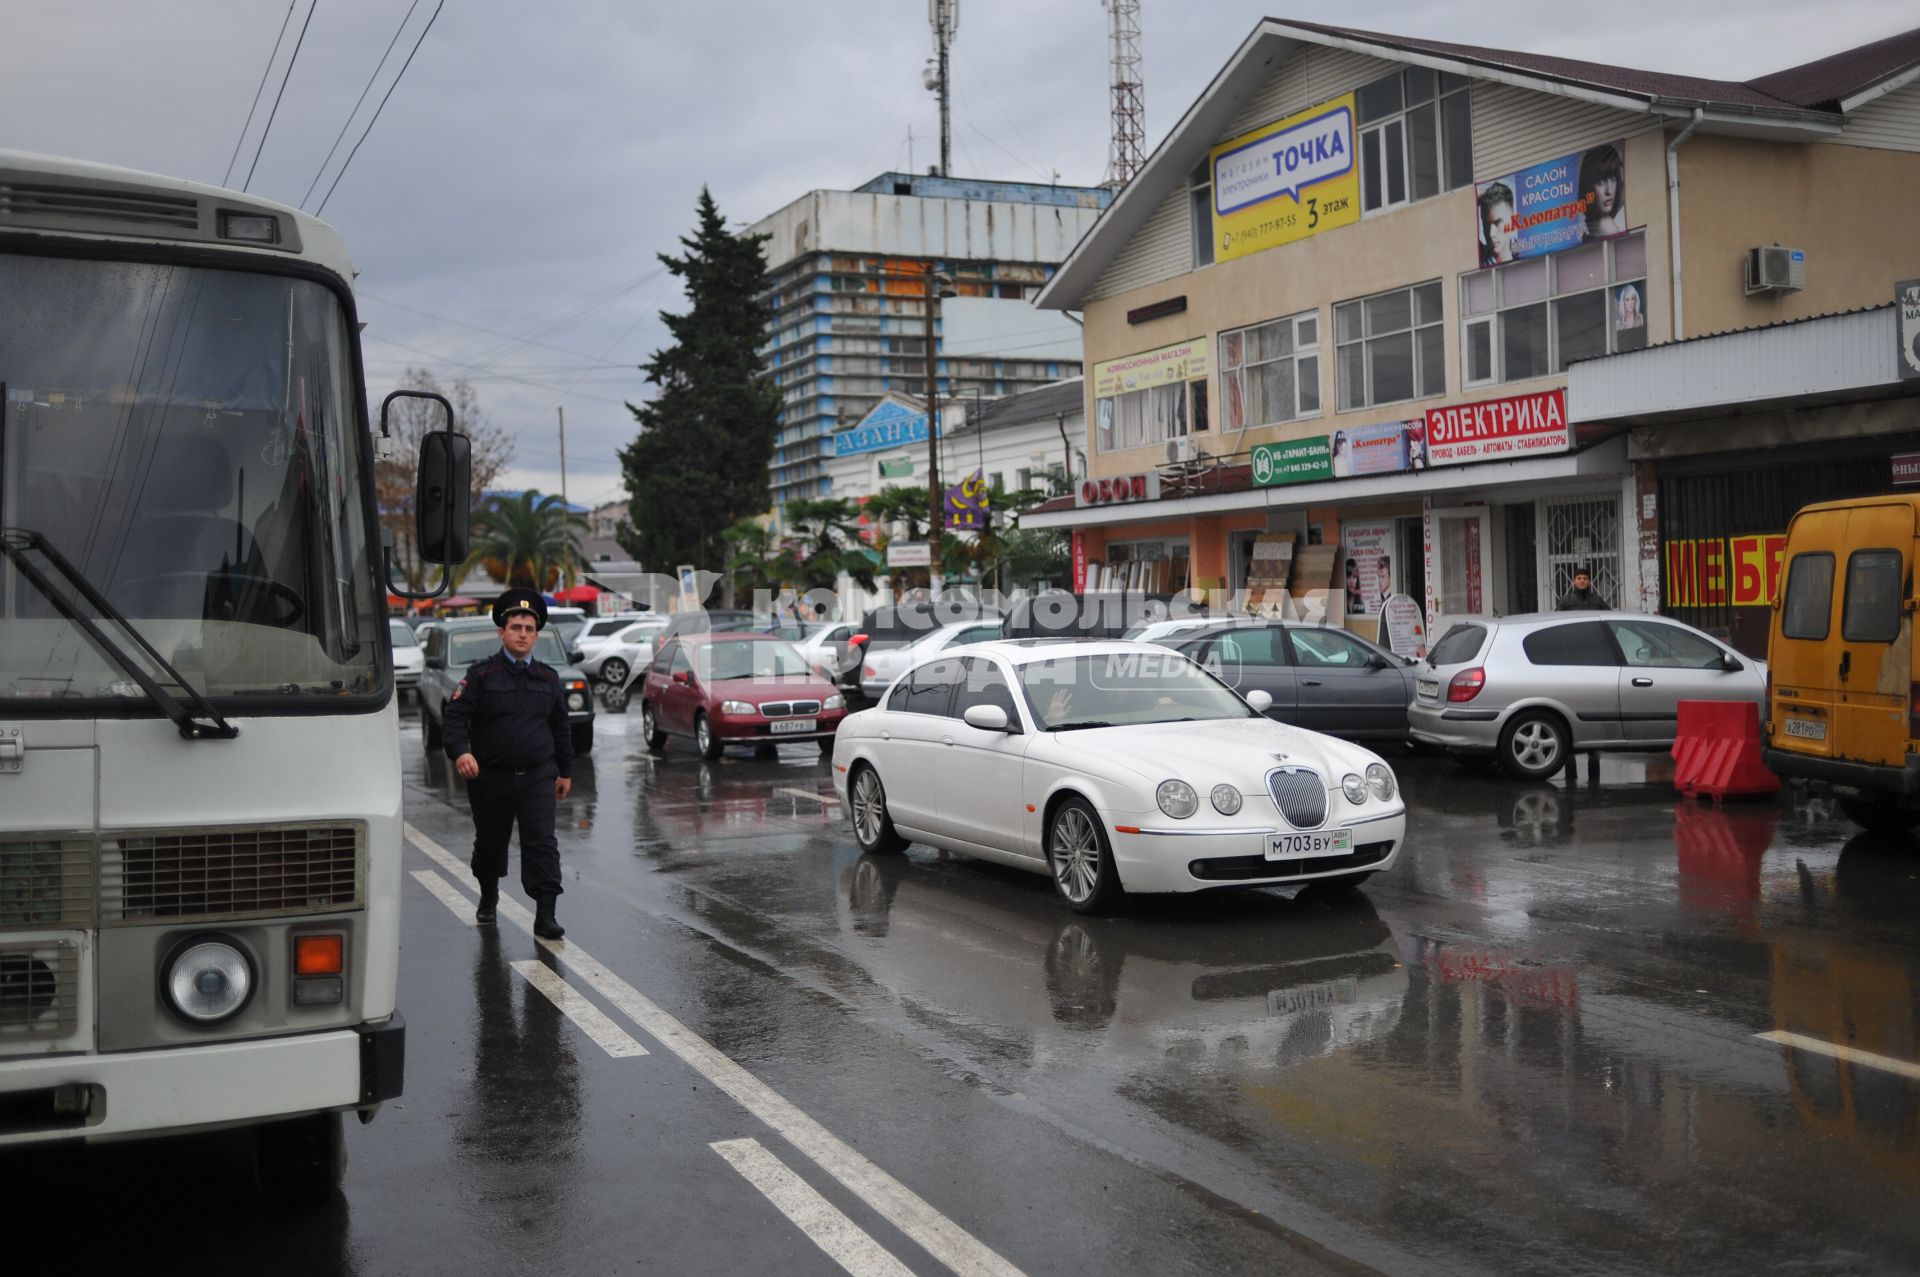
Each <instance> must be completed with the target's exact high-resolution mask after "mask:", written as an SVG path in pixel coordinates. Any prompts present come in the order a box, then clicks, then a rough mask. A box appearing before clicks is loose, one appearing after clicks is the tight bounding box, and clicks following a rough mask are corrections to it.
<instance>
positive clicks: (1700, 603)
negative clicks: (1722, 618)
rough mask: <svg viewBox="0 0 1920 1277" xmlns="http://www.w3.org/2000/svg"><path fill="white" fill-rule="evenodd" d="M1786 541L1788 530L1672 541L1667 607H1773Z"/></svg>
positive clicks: (1666, 580) (1667, 565)
mask: <svg viewBox="0 0 1920 1277" xmlns="http://www.w3.org/2000/svg"><path fill="white" fill-rule="evenodd" d="M1786 545H1787V538H1786V537H1785V536H1784V535H1783V534H1778V533H1761V532H1755V533H1750V534H1748V535H1746V536H1737V537H1702V538H1697V539H1694V540H1688V541H1669V542H1667V543H1666V546H1665V551H1666V556H1665V564H1664V568H1665V570H1664V571H1663V572H1662V574H1661V575H1662V577H1663V578H1664V581H1663V583H1664V585H1665V587H1666V589H1665V594H1666V606H1668V607H1771V606H1773V601H1774V599H1775V598H1776V597H1777V596H1778V594H1779V591H1780V557H1781V554H1782V552H1783V551H1784V550H1785V549H1786Z"/></svg>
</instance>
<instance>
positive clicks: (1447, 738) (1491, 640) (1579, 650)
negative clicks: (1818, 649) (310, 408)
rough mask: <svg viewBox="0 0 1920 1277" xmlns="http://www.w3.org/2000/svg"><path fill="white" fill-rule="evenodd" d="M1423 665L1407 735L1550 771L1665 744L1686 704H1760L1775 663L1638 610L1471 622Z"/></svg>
mask: <svg viewBox="0 0 1920 1277" xmlns="http://www.w3.org/2000/svg"><path fill="white" fill-rule="evenodd" d="M1427 661H1428V663H1427V664H1426V665H1425V666H1423V667H1421V668H1420V669H1418V670H1416V671H1415V686H1414V699H1413V704H1412V705H1411V706H1409V707H1408V708H1407V729H1408V735H1409V736H1411V737H1412V738H1413V739H1414V740H1415V741H1416V742H1419V743H1420V744H1424V745H1434V746H1438V747H1439V748H1441V749H1445V750H1447V751H1449V752H1451V753H1454V754H1457V755H1461V756H1465V757H1474V756H1479V757H1486V756H1489V755H1490V756H1492V757H1494V758H1495V759H1497V760H1498V761H1499V763H1500V765H1501V766H1502V767H1503V768H1505V769H1506V771H1507V772H1508V774H1509V775H1512V776H1515V777H1518V778H1520V779H1524V780H1531V779H1537V778H1540V777H1543V776H1551V775H1552V774H1553V773H1555V772H1556V771H1559V770H1560V769H1562V768H1563V767H1565V766H1566V765H1567V760H1568V757H1569V756H1570V755H1571V754H1574V753H1583V752H1588V751H1594V750H1664V749H1666V748H1668V747H1669V746H1671V745H1672V744H1673V738H1674V733H1675V728H1676V721H1677V718H1678V715H1679V705H1680V702H1681V701H1689V700H1691V701H1752V702H1753V703H1754V704H1756V705H1759V706H1761V707H1762V713H1763V714H1764V712H1765V709H1764V707H1765V701H1766V685H1767V667H1766V665H1765V664H1764V663H1763V662H1761V661H1756V660H1754V659H1753V658H1752V657H1748V656H1742V655H1740V654H1739V653H1738V652H1735V651H1734V650H1733V649H1732V648H1730V647H1727V646H1725V645H1724V644H1722V643H1720V642H1718V641H1716V640H1714V639H1712V638H1709V637H1708V636H1707V635H1705V634H1702V633H1701V632H1700V631H1699V630H1696V629H1694V628H1693V627H1692V626H1689V625H1682V624H1680V622H1678V621H1672V620H1668V619H1667V618H1666V617H1661V616H1647V615H1645V614H1643V613H1640V612H1552V613H1541V614H1538V615H1532V616H1508V617H1500V618H1498V619H1493V620H1476V621H1463V622H1461V623H1459V624H1457V625H1455V626H1454V627H1453V628H1452V629H1450V630H1448V631H1447V632H1446V634H1445V635H1443V636H1442V637H1441V639H1440V641H1439V642H1438V643H1435V644H1434V645H1433V651H1432V652H1430V653H1429V654H1428V657H1427Z"/></svg>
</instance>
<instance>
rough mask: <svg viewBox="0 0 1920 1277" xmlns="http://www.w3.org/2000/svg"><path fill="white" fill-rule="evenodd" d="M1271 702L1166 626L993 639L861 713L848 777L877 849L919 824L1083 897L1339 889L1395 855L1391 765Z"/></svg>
mask: <svg viewBox="0 0 1920 1277" xmlns="http://www.w3.org/2000/svg"><path fill="white" fill-rule="evenodd" d="M1265 708H1266V694H1265V693H1264V692H1260V691H1258V690H1256V691H1254V692H1253V693H1252V694H1251V695H1249V696H1248V697H1247V698H1245V699H1242V698H1241V696H1240V695H1239V694H1238V693H1236V692H1235V691H1234V690H1233V689H1232V688H1230V687H1228V686H1227V685H1226V684H1225V683H1223V682H1221V681H1220V680H1219V679H1218V678H1215V677H1214V676H1213V675H1212V674H1210V673H1208V672H1207V671H1206V670H1204V669H1202V668H1201V667H1199V666H1198V665H1195V664H1194V663H1193V662H1191V661H1189V660H1187V659H1186V658H1185V657H1183V656H1180V655H1178V654H1177V653H1174V652H1170V651H1168V650H1167V649H1165V648H1161V647H1155V646H1152V645H1150V644H1145V643H1120V642H1102V643H1075V644H1072V645H1068V646H1062V645H1059V644H1039V645H1031V646H1029V645H1026V644H1022V643H1011V642H1009V643H983V644H980V645H978V646H977V647H974V648H972V649H970V650H969V651H968V652H966V653H964V654H962V653H951V654H942V655H937V656H935V657H934V658H933V659H932V660H929V661H926V662H924V663H921V664H919V665H915V666H914V667H913V668H912V669H910V670H909V671H907V673H905V674H903V675H901V677H900V678H899V679H898V680H897V681H896V682H895V683H894V685H893V687H892V689H891V690H890V691H889V692H888V693H887V696H886V699H885V700H884V701H883V702H882V703H881V704H880V705H877V706H875V707H874V708H872V709H868V710H863V711H861V712H860V713H858V714H854V715H853V716H851V717H850V718H848V719H847V721H846V722H845V723H843V724H842V725H841V727H840V738H839V740H838V741H837V742H836V743H835V745H834V751H833V783H834V788H835V791H836V792H837V793H838V794H839V796H840V799H841V801H842V803H843V804H844V805H845V808H846V811H847V814H848V817H849V819H850V820H851V821H852V823H853V830H854V837H855V838H856V839H857V840H858V841H859V844H860V848H861V850H862V851H864V852H868V853H886V852H896V851H899V850H900V849H901V848H903V847H905V846H906V845H907V844H908V843H909V842H923V843H926V844H928V845H929V846H933V847H939V848H943V849H945V850H949V851H956V852H962V853H965V854H968V855H975V856H980V857H982V858H985V859H988V860H994V861H998V862H1000V863H1002V864H1007V865H1013V866H1016V867H1018V868H1021V869H1027V870H1031V871H1032V872H1034V873H1042V874H1047V875H1048V876H1050V877H1051V878H1052V880H1053V884H1054V889H1055V892H1056V893H1057V894H1058V896H1059V898H1060V900H1061V902H1062V903H1064V904H1065V905H1066V907H1067V908H1069V909H1071V910H1073V911H1075V912H1078V913H1101V912H1106V911H1108V910H1110V909H1112V908H1113V907H1114V906H1115V905H1117V904H1118V903H1119V901H1120V899H1121V897H1122V895H1123V894H1125V893H1127V892H1175V891H1202V890H1207V889H1210V888H1217V887H1228V886H1255V885H1272V884H1280V883H1289V884H1291V883H1303V884H1304V883H1316V884H1321V885H1322V886H1323V888H1324V889H1343V888H1348V887H1352V886H1354V885H1356V884H1358V883H1359V882H1361V881H1362V880H1363V879H1365V878H1366V877H1367V876H1369V875H1370V874H1373V873H1375V872H1378V871H1379V870H1382V869H1385V868H1387V867H1388V866H1389V865H1391V864H1392V863H1393V859H1394V856H1395V855H1396V853H1397V852H1398V851H1399V848H1400V844H1401V841H1402V839H1403V838H1404V836H1405V833H1406V808H1405V804H1404V803H1403V802H1402V801H1401V799H1400V795H1399V786H1398V782H1397V781H1396V779H1395V777H1394V774H1393V769H1392V768H1390V767H1388V766H1387V764H1386V763H1385V762H1384V761H1382V760H1381V759H1380V758H1379V757H1378V756H1377V755H1375V754H1373V753H1371V752H1370V751H1368V750H1366V749H1363V748H1362V747H1360V746H1358V745H1352V744H1348V743H1347V742H1345V741H1339V740H1335V739H1333V738H1332V737H1330V736H1323V735H1321V734H1319V733H1317V732H1310V731H1306V730H1304V729H1302V728H1298V727H1290V726H1288V725H1286V724H1284V723H1276V722H1274V721H1273V720H1272V719H1269V718H1267V717H1265V715H1264V714H1263V713H1262V712H1261V711H1263V710H1264V709H1265Z"/></svg>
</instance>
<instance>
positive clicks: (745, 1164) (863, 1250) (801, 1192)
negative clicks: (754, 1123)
mask: <svg viewBox="0 0 1920 1277" xmlns="http://www.w3.org/2000/svg"><path fill="white" fill-rule="evenodd" d="M707 1147H709V1148H711V1149H712V1150H713V1151H714V1152H716V1153H718V1154H720V1156H722V1157H724V1158H726V1159H727V1161H729V1162H730V1163H732V1164H733V1169H734V1170H736V1171H739V1172H740V1174H741V1175H742V1176H743V1177H744V1178H745V1179H746V1181H747V1183H749V1184H751V1185H753V1186H754V1187H755V1188H757V1189H759V1190H760V1193H761V1195H762V1196H764V1197H765V1198H766V1199H767V1200H768V1201H770V1202H772V1203H773V1204H774V1207H775V1208H776V1209H777V1210H779V1212H780V1213H781V1214H782V1215H785V1216H786V1217H787V1218H788V1219H789V1220H791V1221H792V1222H793V1226H794V1227H795V1228H798V1229H799V1230H800V1231H801V1232H803V1233H805V1234H806V1235H807V1237H808V1239H809V1240H810V1241H812V1242H813V1244H814V1245H816V1246H818V1247H819V1248H820V1249H821V1250H824V1251H826V1252H827V1255H828V1257H829V1258H831V1259H832V1260H833V1261H834V1262H835V1263H836V1264H839V1265H840V1266H841V1267H842V1268H844V1269H846V1270H847V1271H848V1272H850V1273H852V1274H854V1277H912V1274H913V1270H912V1269H910V1268H908V1267H907V1266H906V1265H905V1264H903V1263H901V1262H900V1261H899V1260H897V1259H895V1258H894V1257H893V1256H892V1255H891V1254H889V1253H888V1252H887V1250H886V1249H885V1248H884V1247H882V1246H881V1245H880V1243H879V1242H877V1241H875V1240H873V1238H872V1237H870V1236H868V1235H867V1233H866V1231H865V1230H864V1229H862V1228H861V1227H860V1225H858V1224H856V1223H854V1222H853V1221H852V1220H850V1219H848V1218H847V1217H846V1216H845V1215H844V1214H842V1213H841V1212H840V1210H839V1208H838V1207H836V1206H834V1204H833V1203H832V1202H829V1201H828V1200H827V1199H826V1198H824V1197H822V1196H821V1195H820V1194H819V1192H817V1191H816V1190H815V1189H814V1187H813V1185H811V1184H809V1183H807V1181H805V1180H803V1179H801V1178H800V1177H799V1176H798V1175H795V1174H794V1173H793V1172H792V1171H790V1170H788V1169H787V1167H786V1166H785V1165H783V1164H782V1163H781V1161H780V1159H779V1158H777V1157H775V1156H774V1155H773V1154H772V1153H769V1152H767V1150H766V1149H765V1147H763V1146H762V1145H761V1143H760V1141H759V1140H752V1139H746V1140H722V1141H721V1142H719V1143H717V1144H709V1145H708V1146H707Z"/></svg>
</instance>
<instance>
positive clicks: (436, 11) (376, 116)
mask: <svg viewBox="0 0 1920 1277" xmlns="http://www.w3.org/2000/svg"><path fill="white" fill-rule="evenodd" d="M314 2H315V3H316V4H317V3H319V0H314ZM446 7H447V0H440V3H438V4H436V5H434V6H433V16H432V17H431V18H428V19H427V25H426V26H424V27H422V28H420V38H419V39H417V40H415V41H414V42H413V47H412V48H411V49H409V50H407V60H406V61H405V62H402V63H401V64H400V74H398V75H396V76H394V77H393V83H392V84H389V85H388V86H387V91H386V93H385V94H383V95H382V96H381V98H380V105H379V106H377V107H375V108H374V109H373V118H372V119H371V120H368V121H367V127H366V128H365V129H364V130H362V131H361V133H360V141H359V142H355V143H354V144H353V149H352V150H351V151H348V152H347V158H346V162H345V163H343V164H341V166H340V171H339V172H338V173H335V174H334V175H333V185H332V186H329V187H328V188H327V193H326V195H324V196H322V197H321V200H320V207H319V208H316V209H314V210H313V215H314V216H315V217H318V216H320V214H322V213H324V212H326V211H327V201H328V200H330V199H332V198H333V192H334V190H335V188H337V187H338V186H339V185H340V179H341V178H343V177H345V176H346V175H347V170H348V169H349V168H351V167H352V166H353V157H354V156H356V155H358V154H360V145H361V143H362V142H365V141H366V140H367V135H368V134H369V133H372V132H373V126H374V125H376V124H378V123H380V113H381V112H382V111H384V110H386V109H387V100H388V99H389V98H391V97H392V96H393V91H394V90H395V89H397V88H399V87H400V81H402V80H404V79H406V78H407V68H408V67H410V66H412V65H413V55H414V54H416V53H418V52H420V46H421V45H422V44H424V43H425V42H426V39H427V32H429V31H431V30H433V24H434V23H435V22H436V21H438V20H439V18H440V10H442V9H444V8H446Z"/></svg>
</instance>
